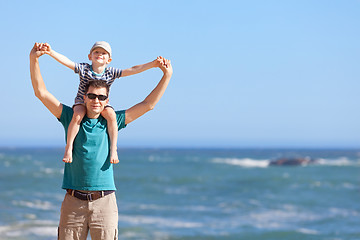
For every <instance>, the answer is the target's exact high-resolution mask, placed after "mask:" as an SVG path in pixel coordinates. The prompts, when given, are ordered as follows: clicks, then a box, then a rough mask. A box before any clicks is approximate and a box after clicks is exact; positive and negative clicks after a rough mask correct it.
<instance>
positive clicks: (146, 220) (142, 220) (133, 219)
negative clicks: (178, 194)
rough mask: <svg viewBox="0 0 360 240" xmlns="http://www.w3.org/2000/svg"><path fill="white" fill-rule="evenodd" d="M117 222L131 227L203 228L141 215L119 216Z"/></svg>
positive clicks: (183, 222) (200, 224)
mask: <svg viewBox="0 0 360 240" xmlns="http://www.w3.org/2000/svg"><path fill="white" fill-rule="evenodd" d="M119 221H121V222H126V223H129V224H133V225H161V226H163V227H168V228H199V227H203V223H199V222H188V221H181V220H176V219H169V218H161V217H147V216H143V215H136V216H129V215H128V216H126V215H120V216H119Z"/></svg>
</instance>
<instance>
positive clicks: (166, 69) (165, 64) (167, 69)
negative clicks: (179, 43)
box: [160, 57, 173, 76]
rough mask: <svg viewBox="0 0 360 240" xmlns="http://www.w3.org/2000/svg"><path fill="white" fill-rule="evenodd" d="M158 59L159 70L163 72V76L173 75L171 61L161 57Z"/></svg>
mask: <svg viewBox="0 0 360 240" xmlns="http://www.w3.org/2000/svg"><path fill="white" fill-rule="evenodd" d="M160 59H161V61H160V62H161V64H160V69H161V70H162V71H163V73H164V74H169V75H170V76H171V75H172V74H173V69H172V66H171V61H170V60H169V59H165V58H163V57H160Z"/></svg>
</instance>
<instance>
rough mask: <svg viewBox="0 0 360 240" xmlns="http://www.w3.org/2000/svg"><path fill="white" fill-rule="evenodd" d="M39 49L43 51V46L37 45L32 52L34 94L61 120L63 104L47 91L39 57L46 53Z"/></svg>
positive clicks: (31, 67) (31, 70)
mask: <svg viewBox="0 0 360 240" xmlns="http://www.w3.org/2000/svg"><path fill="white" fill-rule="evenodd" d="M39 49H41V44H40V43H35V45H34V47H33V48H32V49H31V52H30V75H31V83H32V86H33V89H34V93H35V96H36V97H37V98H39V99H40V101H41V102H42V103H43V104H44V105H45V107H47V109H49V111H50V112H51V113H52V114H53V115H54V116H55V117H56V118H60V116H61V112H62V104H61V103H60V102H59V101H58V100H57V99H56V98H55V97H54V96H53V95H52V94H51V93H50V92H49V91H48V90H47V89H46V86H45V83H44V80H43V78H42V76H41V72H40V66H39V57H40V56H41V55H43V54H44V53H45V52H42V51H39Z"/></svg>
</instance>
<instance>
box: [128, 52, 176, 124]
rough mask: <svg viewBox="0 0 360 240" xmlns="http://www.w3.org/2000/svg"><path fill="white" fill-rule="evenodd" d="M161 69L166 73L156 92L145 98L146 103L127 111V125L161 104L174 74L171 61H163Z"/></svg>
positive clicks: (143, 102) (155, 89) (153, 91)
mask: <svg viewBox="0 0 360 240" xmlns="http://www.w3.org/2000/svg"><path fill="white" fill-rule="evenodd" d="M166 66H167V67H166ZM160 69H161V70H162V71H163V73H164V75H163V77H162V78H161V80H160V82H159V83H158V84H157V86H156V87H155V88H154V90H152V92H151V93H150V94H149V95H148V96H147V97H146V98H145V100H144V101H142V102H141V103H138V104H136V105H135V106H133V107H131V108H129V109H127V110H126V112H125V124H129V123H131V122H132V121H134V120H135V119H137V118H139V117H141V116H142V115H144V114H145V113H146V112H148V111H150V110H152V109H154V107H155V105H156V104H157V103H158V102H159V100H160V98H161V97H162V95H163V94H164V92H165V90H166V88H167V86H168V84H169V81H170V78H171V75H172V73H173V70H172V66H171V64H170V60H165V59H163V61H162V63H161V64H160Z"/></svg>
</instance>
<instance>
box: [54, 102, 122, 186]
mask: <svg viewBox="0 0 360 240" xmlns="http://www.w3.org/2000/svg"><path fill="white" fill-rule="evenodd" d="M115 113H116V119H117V124H118V130H120V129H122V128H124V127H126V125H125V110H123V111H116V112H115ZM72 116H73V109H72V108H70V107H68V106H66V105H63V109H62V113H61V117H60V119H59V121H60V122H61V123H62V125H63V126H64V129H65V133H66V134H65V139H66V136H67V131H68V127H69V124H70V121H71V119H72ZM109 149H110V140H109V136H108V132H107V121H106V119H105V118H103V117H102V116H100V117H99V118H96V119H91V118H88V117H87V116H86V115H85V117H84V118H83V120H82V122H81V124H80V130H79V133H78V134H77V135H76V138H75V140H74V147H73V160H72V163H65V168H64V178H63V184H62V188H64V189H75V190H88V191H102V190H116V188H115V183H114V172H113V166H112V165H113V164H111V163H110V152H109Z"/></svg>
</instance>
